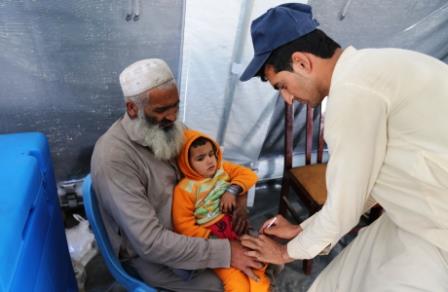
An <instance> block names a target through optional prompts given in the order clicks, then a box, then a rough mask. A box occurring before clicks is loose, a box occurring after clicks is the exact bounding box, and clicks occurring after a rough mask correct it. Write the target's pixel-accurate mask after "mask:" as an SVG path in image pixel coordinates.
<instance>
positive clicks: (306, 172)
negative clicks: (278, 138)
mask: <svg viewBox="0 0 448 292" xmlns="http://www.w3.org/2000/svg"><path fill="white" fill-rule="evenodd" d="M314 111H316V112H317V113H319V114H320V118H319V121H318V122H319V125H318V131H319V133H318V145H317V161H316V163H315V164H312V163H311V158H312V150H313V127H314ZM293 123H294V115H293V105H290V104H287V103H285V145H284V147H285V148H284V172H283V182H282V189H281V193H280V204H279V213H280V214H282V215H286V212H287V211H289V212H290V214H291V215H292V216H293V218H294V219H295V220H296V221H297V222H298V223H300V222H301V221H302V220H301V219H300V218H299V216H298V215H297V214H296V212H295V209H294V208H293V206H292V205H291V202H290V200H289V199H288V193H289V190H290V189H292V190H293V191H294V193H295V194H297V196H298V198H299V200H300V202H301V203H302V205H303V206H304V207H305V208H306V209H307V210H308V214H309V216H311V215H313V214H314V213H316V212H317V211H319V210H320V208H321V207H322V205H323V204H324V203H325V200H326V199H327V189H326V185H325V171H326V169H327V165H326V163H322V158H323V150H324V144H325V142H324V138H323V126H324V118H323V114H322V112H321V107H318V108H316V110H313V109H312V108H311V107H310V106H306V143H305V165H304V166H300V167H294V168H293V167H292V159H293V138H294V137H293ZM311 268H312V260H304V261H303V271H304V273H305V274H306V275H309V274H310V273H311Z"/></svg>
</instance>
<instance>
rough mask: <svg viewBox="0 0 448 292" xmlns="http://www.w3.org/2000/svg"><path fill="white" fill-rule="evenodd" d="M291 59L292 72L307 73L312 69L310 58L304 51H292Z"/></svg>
mask: <svg viewBox="0 0 448 292" xmlns="http://www.w3.org/2000/svg"><path fill="white" fill-rule="evenodd" d="M291 61H292V69H293V71H294V72H297V73H305V74H309V73H310V72H311V71H312V69H313V63H312V60H311V59H310V57H309V56H308V55H307V54H305V53H302V52H294V53H293V54H292V55H291Z"/></svg>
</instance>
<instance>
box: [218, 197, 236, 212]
mask: <svg viewBox="0 0 448 292" xmlns="http://www.w3.org/2000/svg"><path fill="white" fill-rule="evenodd" d="M235 205H236V199H235V196H234V195H232V194H231V193H229V192H225V193H224V194H223V195H222V197H221V211H222V212H223V213H230V212H232V211H233V209H234V208H235Z"/></svg>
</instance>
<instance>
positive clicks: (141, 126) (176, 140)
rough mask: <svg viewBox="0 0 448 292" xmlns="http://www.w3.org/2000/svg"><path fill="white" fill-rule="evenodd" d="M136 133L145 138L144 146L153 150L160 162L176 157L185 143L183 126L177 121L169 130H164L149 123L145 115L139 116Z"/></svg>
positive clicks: (135, 127)
mask: <svg viewBox="0 0 448 292" xmlns="http://www.w3.org/2000/svg"><path fill="white" fill-rule="evenodd" d="M133 122H134V133H139V136H140V135H142V136H143V137H142V138H143V141H142V142H143V144H144V146H147V147H149V148H151V150H152V152H153V153H154V156H155V157H156V158H157V159H160V160H170V159H172V158H174V157H176V156H177V155H178V154H179V152H180V150H181V148H182V144H183V142H184V135H183V125H182V123H181V122H179V121H175V122H174V124H173V127H172V128H171V129H169V130H166V131H165V130H163V129H161V128H159V126H158V125H151V124H150V123H148V122H147V121H146V119H145V117H144V116H143V115H140V111H139V115H138V118H137V119H135V120H134V121H133Z"/></svg>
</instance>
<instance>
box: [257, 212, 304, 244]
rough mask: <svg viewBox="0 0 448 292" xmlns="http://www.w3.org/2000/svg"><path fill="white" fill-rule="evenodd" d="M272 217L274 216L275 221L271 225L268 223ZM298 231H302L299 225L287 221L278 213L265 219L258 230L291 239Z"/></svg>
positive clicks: (261, 232)
mask: <svg viewBox="0 0 448 292" xmlns="http://www.w3.org/2000/svg"><path fill="white" fill-rule="evenodd" d="M274 218H276V219H275V222H274V223H273V224H272V225H271V224H270V223H271V222H272V221H273V219H274ZM300 232H302V228H301V227H300V225H294V224H291V223H289V222H288V220H286V219H285V217H283V216H282V215H280V214H278V215H276V216H275V217H273V218H270V219H268V220H266V221H265V222H264V223H263V225H262V226H261V228H260V230H259V233H260V234H267V235H271V236H275V237H278V238H281V239H287V240H290V239H293V238H294V237H296V236H297V235H298V234H299V233H300Z"/></svg>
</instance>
